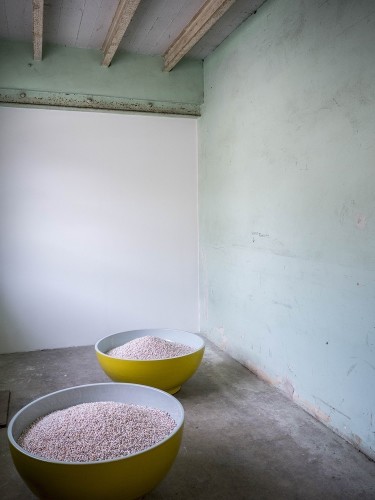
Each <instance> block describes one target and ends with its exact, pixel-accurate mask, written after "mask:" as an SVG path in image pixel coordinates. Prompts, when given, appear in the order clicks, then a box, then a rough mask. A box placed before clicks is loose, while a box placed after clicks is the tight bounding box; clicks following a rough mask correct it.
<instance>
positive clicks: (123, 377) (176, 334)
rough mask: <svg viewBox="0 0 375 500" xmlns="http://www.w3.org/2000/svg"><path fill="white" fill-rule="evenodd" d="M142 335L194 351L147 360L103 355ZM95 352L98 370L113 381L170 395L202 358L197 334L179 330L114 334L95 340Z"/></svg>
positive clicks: (192, 371) (190, 374) (202, 346)
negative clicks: (99, 367)
mask: <svg viewBox="0 0 375 500" xmlns="http://www.w3.org/2000/svg"><path fill="white" fill-rule="evenodd" d="M145 335H150V336H154V337H160V338H162V339H164V340H169V341H172V342H178V343H180V344H185V345H188V346H190V347H192V348H193V349H194V351H193V353H192V354H187V355H186V356H179V357H177V358H168V359H158V360H151V361H150V360H146V361H138V360H131V359H119V358H113V357H111V356H107V354H106V353H107V352H108V351H109V350H110V349H113V348H115V347H119V346H120V345H123V344H125V343H126V342H129V341H130V340H134V339H136V338H139V337H144V336H145ZM95 351H96V356H97V358H98V361H99V363H100V365H101V367H102V368H103V370H104V371H105V373H106V374H107V375H108V376H109V377H110V378H111V379H112V380H114V381H115V382H131V383H134V384H144V385H149V386H152V387H156V388H158V389H162V390H164V391H167V392H169V393H170V394H174V393H176V392H177V391H178V390H179V389H180V387H181V384H183V383H184V382H186V381H187V380H188V379H189V378H190V377H191V376H192V375H193V374H194V373H195V372H196V370H197V369H198V367H199V365H200V363H201V361H202V358H203V353H204V342H203V339H202V338H201V337H199V336H198V335H195V334H194V333H190V332H185V331H181V330H164V329H153V330H133V331H129V332H121V333H115V334H114V335H109V336H108V337H105V338H103V339H101V340H99V341H98V342H97V343H96V345H95Z"/></svg>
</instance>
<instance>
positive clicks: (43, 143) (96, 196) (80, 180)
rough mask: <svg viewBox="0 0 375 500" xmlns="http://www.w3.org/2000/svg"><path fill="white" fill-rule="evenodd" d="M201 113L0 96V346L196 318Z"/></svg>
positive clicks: (74, 341) (70, 339)
mask: <svg viewBox="0 0 375 500" xmlns="http://www.w3.org/2000/svg"><path fill="white" fill-rule="evenodd" d="M196 184H197V159H196V121H195V120H194V119H188V118H169V117H158V116H145V115H134V116H133V115H124V114H109V113H97V112H78V111H66V110H64V111H63V110H45V109H44V110H43V109H22V108H11V107H2V108H0V273H1V275H0V302H1V303H0V352H15V351H28V350H34V349H45V348H54V347H64V346H72V345H85V344H93V343H94V342H95V341H96V340H97V339H99V338H100V337H102V336H104V335H107V334H110V333H114V332H118V331H124V330H128V329H133V328H147V327H171V328H181V329H188V330H196V329H197V327H198V318H197V310H198V305H197V301H198V298H197V294H198V281H197V280H198V278H197V273H198V271H197V203H196V199H197V193H196V191H197V188H196Z"/></svg>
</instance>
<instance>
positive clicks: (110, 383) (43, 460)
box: [7, 382, 185, 466]
mask: <svg viewBox="0 0 375 500" xmlns="http://www.w3.org/2000/svg"><path fill="white" fill-rule="evenodd" d="M110 385H112V386H113V385H118V386H120V385H121V386H136V387H144V388H146V389H150V390H151V391H155V392H161V393H162V394H163V395H165V396H167V397H170V398H172V399H173V400H174V403H175V404H176V406H177V407H178V408H179V410H180V411H181V422H180V424H178V423H177V425H176V427H175V429H174V430H173V432H171V434H168V436H166V437H165V438H164V439H163V440H162V441H159V442H157V443H155V444H154V445H153V446H150V447H149V448H146V449H145V450H142V451H138V452H137V453H131V454H129V455H124V456H122V457H118V458H111V459H107V460H94V461H90V462H68V461H62V460H51V459H49V458H44V457H41V456H40V455H34V454H33V453H30V452H28V451H27V450H25V449H24V448H22V446H20V445H19V444H18V443H17V441H16V440H15V439H14V437H13V432H12V431H13V424H14V422H15V421H16V419H17V418H18V416H19V415H20V414H21V413H22V412H23V411H24V410H26V408H28V407H30V406H32V405H33V404H35V403H37V402H38V401H40V400H42V399H45V398H48V397H50V396H52V395H55V394H58V393H62V392H66V391H70V390H71V389H78V388H84V387H92V386H110ZM184 421H185V412H184V407H183V406H182V404H181V403H180V402H179V401H178V399H177V398H175V397H174V396H172V395H171V394H169V393H168V392H165V391H162V390H161V389H157V388H156V387H151V386H148V385H142V384H131V383H126V382H99V383H96V384H83V385H76V386H74V387H67V388H65V389H61V390H59V391H54V392H50V393H48V394H45V395H44V396H41V397H39V398H37V399H34V400H33V401H31V402H30V403H28V404H27V405H25V406H23V407H22V408H21V409H20V410H18V412H17V413H16V414H15V415H14V416H13V417H12V419H11V421H10V422H9V425H8V429H7V434H8V440H9V441H10V443H11V444H12V446H14V448H16V449H17V450H18V451H20V452H21V453H23V454H24V455H26V456H28V457H30V458H33V459H35V460H38V461H40V462H47V463H54V464H60V465H62V466H64V465H78V466H79V465H91V464H92V465H100V464H106V463H110V462H119V461H121V460H126V459H127V458H132V457H135V456H137V455H141V454H142V453H147V452H148V451H150V450H152V449H154V448H157V447H158V446H161V445H162V444H163V443H165V442H166V441H168V440H169V439H171V438H172V437H173V436H174V435H175V434H177V432H178V431H179V430H180V429H181V427H182V426H183V425H184Z"/></svg>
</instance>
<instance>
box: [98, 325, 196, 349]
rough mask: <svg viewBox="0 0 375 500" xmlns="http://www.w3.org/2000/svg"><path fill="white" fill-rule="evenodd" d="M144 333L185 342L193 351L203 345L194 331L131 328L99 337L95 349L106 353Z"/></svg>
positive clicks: (142, 335) (172, 340) (181, 342)
mask: <svg viewBox="0 0 375 500" xmlns="http://www.w3.org/2000/svg"><path fill="white" fill-rule="evenodd" d="M146 335H149V336H152V337H159V338H161V339H164V340H169V341H171V342H178V343H180V344H185V345H188V346H189V347H191V348H192V349H194V351H199V350H200V349H202V348H203V347H204V341H203V339H202V338H201V337H199V335H196V334H195V333H191V332H186V331H183V330H168V329H146V330H131V331H128V332H120V333H114V334H112V335H108V336H107V337H104V338H102V339H100V340H99V341H98V342H97V343H96V345H95V350H96V351H99V352H100V353H102V354H106V353H107V352H108V351H109V350H110V349H114V348H115V347H119V346H121V345H123V344H125V343H126V342H130V341H131V340H134V339H137V338H139V337H144V336H146Z"/></svg>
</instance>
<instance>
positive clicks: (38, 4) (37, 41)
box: [33, 0, 44, 61]
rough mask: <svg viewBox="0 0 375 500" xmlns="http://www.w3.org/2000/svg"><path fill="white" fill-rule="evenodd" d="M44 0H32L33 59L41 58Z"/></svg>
mask: <svg viewBox="0 0 375 500" xmlns="http://www.w3.org/2000/svg"><path fill="white" fill-rule="evenodd" d="M43 7H44V0H33V49H34V60H35V61H41V60H42V52H43Z"/></svg>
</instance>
